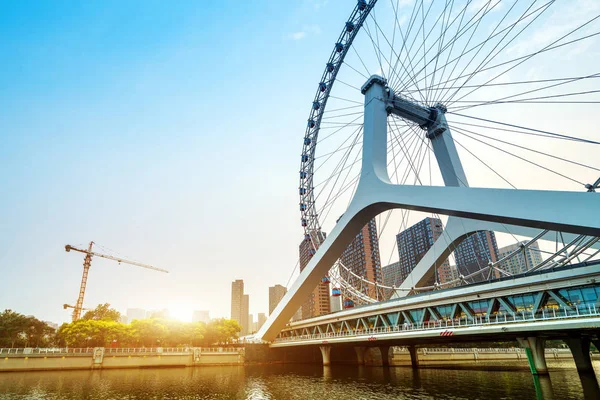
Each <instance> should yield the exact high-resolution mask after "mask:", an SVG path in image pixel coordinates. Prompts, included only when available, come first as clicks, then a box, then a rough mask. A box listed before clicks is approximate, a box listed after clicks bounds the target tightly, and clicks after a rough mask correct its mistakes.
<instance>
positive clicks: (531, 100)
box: [452, 87, 600, 112]
mask: <svg viewBox="0 0 600 400" xmlns="http://www.w3.org/2000/svg"><path fill="white" fill-rule="evenodd" d="M548 88H549V87H548ZM548 88H540V89H536V90H535V91H539V90H544V89H548ZM526 93H528V92H525V93H519V94H515V95H511V96H507V97H506V98H512V97H518V96H522V95H524V94H526ZM596 93H600V90H587V91H583V92H573V93H561V94H553V95H548V96H538V97H529V98H525V99H514V100H510V101H504V99H498V100H491V101H481V100H479V101H477V100H457V101H454V102H452V104H456V103H463V104H464V103H475V104H471V105H466V106H460V107H456V108H454V107H453V108H452V111H454V112H458V111H461V112H462V111H464V110H469V109H471V108H475V107H481V106H487V105H496V104H515V103H519V104H526V103H538V102H536V100H544V99H555V98H562V97H569V96H581V95H588V94H596ZM598 102H600V101H587V102H584V104H585V103H587V104H594V103H598ZM543 103H563V104H564V103H575V104H578V103H581V102H580V101H575V102H569V101H567V102H543Z"/></svg>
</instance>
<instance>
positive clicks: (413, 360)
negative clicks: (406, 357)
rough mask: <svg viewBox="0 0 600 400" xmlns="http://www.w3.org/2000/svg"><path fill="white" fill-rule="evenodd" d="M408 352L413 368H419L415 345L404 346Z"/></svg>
mask: <svg viewBox="0 0 600 400" xmlns="http://www.w3.org/2000/svg"><path fill="white" fill-rule="evenodd" d="M406 347H407V348H408V353H409V354H410V365H411V366H412V367H413V369H417V368H419V356H418V354H417V347H416V346H415V345H410V346H406Z"/></svg>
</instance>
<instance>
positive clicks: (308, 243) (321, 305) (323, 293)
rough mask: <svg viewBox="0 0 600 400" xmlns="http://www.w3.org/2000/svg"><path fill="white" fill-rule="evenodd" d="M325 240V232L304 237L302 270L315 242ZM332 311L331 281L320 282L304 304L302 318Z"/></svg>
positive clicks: (310, 255)
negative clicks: (330, 301) (330, 299)
mask: <svg viewBox="0 0 600 400" xmlns="http://www.w3.org/2000/svg"><path fill="white" fill-rule="evenodd" d="M323 240H325V233H324V232H320V231H319V232H313V233H312V240H311V237H310V236H309V235H306V236H305V237H304V240H302V243H300V247H299V251H300V272H302V270H304V268H306V266H307V265H308V263H309V261H310V259H311V258H312V256H313V255H314V253H315V251H316V249H315V248H314V246H313V242H316V241H318V243H322V242H323ZM330 312H331V309H330V305H329V282H320V283H319V284H317V287H315V289H314V290H313V291H312V293H311V294H310V295H309V296H308V299H306V301H305V302H304V304H302V319H306V318H312V317H317V316H319V315H324V314H329V313H330Z"/></svg>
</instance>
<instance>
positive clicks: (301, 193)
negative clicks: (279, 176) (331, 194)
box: [298, 187, 306, 196]
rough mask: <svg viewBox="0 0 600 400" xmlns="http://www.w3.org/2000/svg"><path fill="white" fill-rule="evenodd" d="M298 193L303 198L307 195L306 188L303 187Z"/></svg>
mask: <svg viewBox="0 0 600 400" xmlns="http://www.w3.org/2000/svg"><path fill="white" fill-rule="evenodd" d="M298 192H299V193H300V195H301V196H303V195H305V194H306V188H303V187H301V188H299V190H298Z"/></svg>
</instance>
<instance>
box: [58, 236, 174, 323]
mask: <svg viewBox="0 0 600 400" xmlns="http://www.w3.org/2000/svg"><path fill="white" fill-rule="evenodd" d="M93 245H94V242H93V241H92V242H90V245H89V246H88V249H87V250H85V249H78V248H76V247H73V246H71V245H66V246H65V251H67V252H70V251H71V250H73V251H77V252H80V253H84V254H85V258H84V259H83V275H82V277H81V285H80V286H79V296H78V297H77V303H75V306H70V305H68V304H65V305H64V306H63V307H64V308H65V309H66V308H67V307H69V308H73V314H72V318H73V321H77V320H78V319H79V318H81V312H82V311H83V310H84V308H83V298H84V297H85V288H86V286H87V280H88V273H89V270H90V267H91V265H92V257H93V256H97V257H101V258H106V259H108V260H113V261H117V262H119V264H120V263H125V264H131V265H135V266H138V267H142V268H147V269H152V270H154V271H159V272H165V273H168V272H169V271H167V270H164V269H161V268H156V267H153V266H151V265H147V264H142V263H140V262H137V261H129V260H124V259H121V258H118V257H113V256H109V255H107V254H100V253H96V252H93V251H92V246H93Z"/></svg>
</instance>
